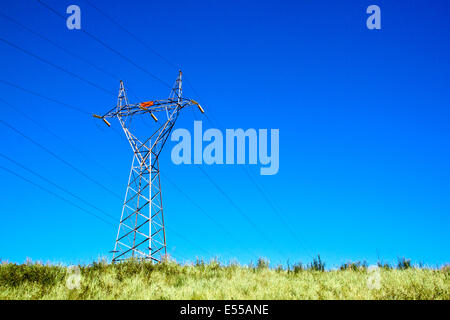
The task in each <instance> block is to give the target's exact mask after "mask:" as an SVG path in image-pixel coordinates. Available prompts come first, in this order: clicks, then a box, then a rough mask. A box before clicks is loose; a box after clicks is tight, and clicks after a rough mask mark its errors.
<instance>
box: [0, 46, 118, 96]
mask: <svg viewBox="0 0 450 320" xmlns="http://www.w3.org/2000/svg"><path fill="white" fill-rule="evenodd" d="M0 41H2V42H3V43H5V44H7V45H8V46H10V47H12V48H15V49H17V50H19V51H21V52H23V53H25V54H27V55H29V56H31V57H33V58H35V59H37V60H39V61H41V62H43V63H45V64H48V65H49V66H51V67H53V68H55V69H58V70H60V71H62V72H64V73H67V74H68V75H70V76H72V77H74V78H77V79H78V80H81V81H83V82H85V83H87V84H89V85H90V86H92V87H94V88H97V89H99V90H101V91H103V92H106V93H107V94H109V95H111V94H113V93H112V92H111V91H109V90H107V89H105V88H103V87H101V86H99V85H97V84H95V83H94V82H92V81H90V80H88V79H85V78H83V77H81V76H79V75H77V74H75V73H73V72H72V71H69V70H67V69H65V68H63V67H60V66H58V65H56V64H54V63H53V62H50V61H48V60H46V59H44V58H41V57H39V56H38V55H36V54H34V53H32V52H30V51H28V50H26V49H23V48H22V47H19V46H18V45H15V44H14V43H12V42H10V41H8V40H6V39H3V38H0Z"/></svg>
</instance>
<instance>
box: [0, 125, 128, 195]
mask: <svg viewBox="0 0 450 320" xmlns="http://www.w3.org/2000/svg"><path fill="white" fill-rule="evenodd" d="M0 123H1V124H3V125H4V126H5V127H8V128H9V129H11V130H12V131H14V132H15V133H17V134H19V135H21V136H22V137H24V138H25V139H27V140H28V141H30V142H32V143H33V144H34V145H36V146H38V147H39V148H41V149H42V150H44V151H45V152H47V153H48V154H50V155H51V156H52V157H54V158H55V159H57V160H59V161H60V162H62V163H64V164H65V165H66V166H68V167H70V168H72V169H73V170H74V171H76V172H77V173H78V174H80V175H82V176H83V177H85V178H86V179H88V180H89V181H91V182H92V183H94V184H96V185H97V186H99V187H100V188H102V189H103V190H105V191H107V192H108V193H110V194H111V195H113V196H115V197H116V198H119V199H121V200H122V197H120V196H119V195H118V194H117V193H115V192H114V191H112V190H111V189H109V188H108V187H106V186H104V185H103V184H102V183H100V182H98V181H97V180H95V179H93V178H91V177H90V176H89V175H88V174H86V173H84V172H83V171H82V170H80V169H78V168H77V167H75V166H74V165H73V164H71V163H70V162H68V161H66V160H64V159H63V158H61V157H60V156H58V155H57V154H56V153H54V152H53V151H51V150H50V149H48V148H47V147H45V146H43V145H42V144H40V143H39V142H37V141H36V140H34V139H33V138H30V137H29V136H27V135H26V134H24V133H22V132H21V131H19V130H18V129H16V128H15V127H13V126H12V125H11V124H9V123H7V122H6V121H4V120H2V119H0Z"/></svg>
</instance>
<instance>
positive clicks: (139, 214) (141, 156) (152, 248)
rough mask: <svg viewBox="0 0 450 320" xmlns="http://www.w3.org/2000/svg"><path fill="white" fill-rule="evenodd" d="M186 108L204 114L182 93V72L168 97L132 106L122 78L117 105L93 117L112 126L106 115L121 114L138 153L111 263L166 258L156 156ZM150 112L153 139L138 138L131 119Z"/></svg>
mask: <svg viewBox="0 0 450 320" xmlns="http://www.w3.org/2000/svg"><path fill="white" fill-rule="evenodd" d="M188 106H197V107H198V108H199V109H200V111H201V112H202V113H204V110H203V109H202V107H201V106H200V105H199V104H198V102H196V101H194V100H191V99H186V98H184V97H183V96H182V73H181V71H180V72H179V75H178V78H177V80H176V81H175V85H174V87H173V89H172V90H171V92H170V95H169V98H168V99H164V100H153V101H147V102H140V103H135V104H130V103H129V102H128V98H127V95H126V92H125V87H124V85H123V82H122V81H120V89H119V96H118V99H117V106H116V107H115V108H113V109H112V110H110V111H108V112H107V113H106V114H105V115H103V116H98V115H94V117H95V118H99V119H102V120H103V121H104V122H105V123H106V124H107V125H108V126H111V124H110V123H109V122H108V120H107V118H117V119H118V120H119V122H120V125H121V126H122V129H123V131H124V133H125V135H126V137H127V139H128V142H129V143H130V146H131V148H132V149H133V153H134V156H133V162H132V165H131V171H130V176H129V180H128V187H127V191H126V193H125V200H124V203H123V208H122V215H121V218H120V224H119V229H118V231H117V237H116V242H115V245H114V250H113V258H112V261H113V262H119V261H122V260H126V259H129V258H137V259H145V260H151V261H154V262H161V261H162V260H163V259H164V258H165V257H166V254H167V252H166V233H165V229H164V215H163V204H162V196H161V182H160V181H161V180H160V175H159V161H158V158H159V154H160V153H161V150H162V148H163V146H164V144H165V142H166V141H167V138H168V137H169V134H170V132H171V131H172V128H173V126H174V125H175V122H176V120H177V118H178V115H179V113H180V111H181V110H182V109H183V108H185V107H188ZM160 114H161V115H162V117H164V116H165V117H166V118H167V120H166V121H165V122H160V121H159V120H158V118H157V116H158V117H160V118H162V117H161V116H160ZM148 116H151V117H152V118H153V120H154V121H155V123H156V127H155V128H154V131H153V133H152V134H151V135H150V137H148V134H146V135H145V136H144V137H143V138H141V137H139V138H138V137H137V136H138V134H136V133H134V132H133V133H132V132H131V131H130V125H131V120H132V119H133V118H137V117H144V118H146V117H148ZM145 131H147V130H145Z"/></svg>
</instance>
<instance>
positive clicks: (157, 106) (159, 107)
mask: <svg viewBox="0 0 450 320" xmlns="http://www.w3.org/2000/svg"><path fill="white" fill-rule="evenodd" d="M188 106H197V107H198V108H199V110H200V111H201V112H202V113H204V112H205V111H204V109H203V108H202V106H200V104H199V103H198V102H197V101H195V100H192V99H187V98H182V99H181V101H180V102H179V101H178V100H176V99H165V100H154V101H146V102H140V103H134V104H127V105H123V106H121V108H120V109H117V107H114V108H113V109H111V110H110V111H108V112H107V113H105V114H104V115H103V116H99V115H96V114H94V115H93V116H94V117H95V118H98V119H103V120H105V119H106V118H115V117H127V116H134V115H142V114H145V113H150V115H153V116H152V118H153V119H154V120H155V121H157V118H156V117H155V113H158V112H161V111H166V110H167V111H168V112H169V113H171V112H173V111H174V110H175V109H179V110H181V109H183V108H186V107H188Z"/></svg>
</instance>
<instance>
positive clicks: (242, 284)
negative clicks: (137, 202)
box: [0, 261, 450, 300]
mask: <svg viewBox="0 0 450 320" xmlns="http://www.w3.org/2000/svg"><path fill="white" fill-rule="evenodd" d="M449 280H450V271H449V269H448V267H447V268H443V269H439V270H432V269H422V268H414V267H410V266H409V265H403V266H400V268H395V269H393V268H390V267H388V266H382V267H381V268H378V269H376V270H371V269H368V268H366V267H365V266H360V265H357V264H346V265H344V266H342V267H341V269H340V270H335V271H323V269H322V268H321V265H320V264H319V265H314V264H311V265H310V266H309V267H306V268H305V267H303V266H301V265H296V266H294V267H293V268H292V267H291V268H289V270H286V269H282V268H277V269H270V268H268V267H267V264H266V263H264V261H259V263H258V264H257V265H256V266H254V267H253V266H239V265H233V264H232V265H227V266H223V265H220V264H218V263H217V262H211V263H209V264H205V263H197V264H195V265H186V266H181V265H179V264H176V263H175V262H167V263H164V264H159V265H152V264H150V263H144V262H133V261H130V262H126V263H122V264H116V265H112V264H105V263H94V264H92V265H90V266H80V267H79V268H76V269H68V268H67V267H62V266H50V265H49V266H44V265H40V264H31V263H28V264H23V265H16V264H5V263H4V264H1V265H0V299H445V300H448V299H450V288H449V283H450V281H449Z"/></svg>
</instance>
